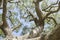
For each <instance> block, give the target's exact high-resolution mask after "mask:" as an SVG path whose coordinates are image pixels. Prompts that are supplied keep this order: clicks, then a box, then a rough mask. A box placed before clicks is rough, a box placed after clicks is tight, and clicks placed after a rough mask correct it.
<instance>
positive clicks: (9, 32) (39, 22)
mask: <svg viewBox="0 0 60 40" xmlns="http://www.w3.org/2000/svg"><path fill="white" fill-rule="evenodd" d="M41 1H42V0H33V3H34V4H35V11H36V14H37V16H38V19H37V17H34V15H33V14H32V13H31V12H30V11H29V9H28V7H26V6H25V5H24V2H23V4H22V5H23V6H24V7H25V8H26V12H28V13H29V14H28V16H32V19H30V20H29V21H30V22H31V21H32V20H33V21H34V22H35V25H36V26H38V27H37V28H38V29H37V31H38V32H37V35H36V36H34V35H35V34H34V33H33V32H34V30H35V29H36V28H33V31H31V33H30V34H28V35H26V36H27V37H25V36H21V37H17V38H18V40H19V39H20V38H23V37H24V38H25V39H26V40H28V39H27V38H31V37H32V38H35V37H38V38H37V40H57V38H59V37H60V36H59V37H55V36H57V34H59V33H60V32H59V31H58V30H60V29H59V27H60V25H57V22H56V20H55V19H54V18H53V17H49V15H51V14H53V13H56V12H58V11H59V10H60V1H59V0H57V2H56V3H54V4H51V5H49V6H48V7H47V8H43V9H42V11H45V12H47V14H46V15H45V16H44V17H43V13H42V11H41V9H40V8H39V3H40V2H41ZM8 2H9V3H17V5H18V3H19V2H22V1H17V2H13V1H10V0H9V1H7V0H5V1H3V13H2V21H3V23H2V25H1V26H0V28H1V29H2V31H3V32H4V34H5V35H6V38H8V39H10V40H13V39H14V38H15V39H16V37H14V36H13V35H12V30H11V29H10V28H9V26H8V23H7V20H6V14H7V3H8ZM56 4H58V8H57V9H56V10H54V11H52V8H53V7H55V6H53V5H56ZM9 12H10V13H11V11H9ZM10 16H11V15H10ZM10 16H9V17H10ZM28 16H27V17H28ZM25 18H26V17H25ZM9 19H10V18H9ZM46 19H52V20H53V21H54V23H55V26H56V25H57V27H55V29H53V30H52V32H50V34H49V33H48V35H47V34H45V35H44V34H42V32H43V29H44V23H45V20H46ZM10 21H11V20H10ZM11 22H12V21H11ZM12 24H13V23H12ZM19 26H20V24H19V25H17V27H14V28H13V30H16V28H19ZM56 30H57V31H56ZM51 33H52V34H51ZM54 33H55V34H54ZM31 34H32V35H31ZM51 35H53V36H51ZM54 35H55V36H54ZM39 36H40V37H41V38H40V37H39ZM47 37H48V38H47ZM52 37H54V38H56V39H53V38H52ZM21 40H23V39H21ZM31 40H33V39H31ZM35 40H36V39H35ZM58 40H59V39H58Z"/></svg>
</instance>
